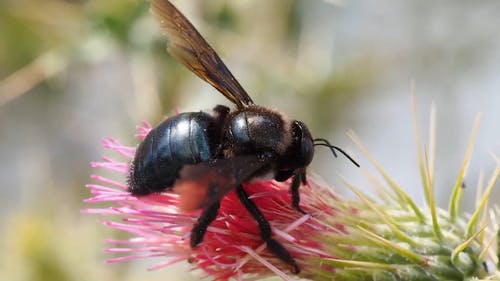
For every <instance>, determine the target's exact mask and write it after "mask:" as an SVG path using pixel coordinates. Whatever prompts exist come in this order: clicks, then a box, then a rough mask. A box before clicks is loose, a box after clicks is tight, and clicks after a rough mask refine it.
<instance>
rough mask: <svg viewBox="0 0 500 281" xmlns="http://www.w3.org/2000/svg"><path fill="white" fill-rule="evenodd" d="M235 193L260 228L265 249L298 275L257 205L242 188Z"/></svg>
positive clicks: (291, 260) (293, 263) (287, 253)
mask: <svg viewBox="0 0 500 281" xmlns="http://www.w3.org/2000/svg"><path fill="white" fill-rule="evenodd" d="M236 193H237V194H238V198H239V199H240V201H241V203H243V205H244V206H245V208H246V209H247V210H248V211H249V212H250V214H251V215H252V217H253V218H254V219H255V220H256V221H257V223H258V224H259V228H260V234H261V237H262V240H264V241H265V242H266V244H267V248H268V249H269V250H270V251H271V252H273V253H274V254H275V255H276V256H277V257H278V258H279V259H280V260H282V261H283V262H285V263H287V264H289V265H291V266H292V273H294V274H298V273H300V268H299V266H298V265H297V263H296V262H295V260H294V259H293V257H292V255H291V254H290V252H288V250H287V249H286V248H285V247H283V245H281V244H280V243H279V242H278V241H276V240H274V239H273V238H272V237H271V235H272V232H271V225H270V224H269V222H268V221H267V220H266V218H265V217H264V215H262V212H261V211H260V210H259V208H258V207H257V205H255V203H254V202H253V201H252V200H251V199H250V198H248V194H247V193H246V191H245V189H243V186H242V185H241V184H240V185H238V186H237V187H236Z"/></svg>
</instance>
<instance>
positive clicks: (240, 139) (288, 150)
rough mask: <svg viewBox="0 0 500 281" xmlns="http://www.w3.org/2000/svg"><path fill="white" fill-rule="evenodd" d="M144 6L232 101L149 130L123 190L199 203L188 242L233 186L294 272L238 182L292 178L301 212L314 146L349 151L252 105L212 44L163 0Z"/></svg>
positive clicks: (195, 68) (176, 47)
mask: <svg viewBox="0 0 500 281" xmlns="http://www.w3.org/2000/svg"><path fill="white" fill-rule="evenodd" d="M151 11H152V13H153V15H154V16H155V17H156V18H157V19H158V20H159V22H160V24H161V27H162V29H163V31H164V32H165V33H166V36H167V39H168V51H169V53H170V54H171V55H172V56H173V57H175V58H176V59H177V60H178V61H180V62H182V63H183V64H184V65H185V66H186V67H187V68H189V69H190V70H191V71H192V72H194V73H195V74H196V75H198V76H199V77H200V78H201V79H203V80H205V81H207V82H208V83H210V84H211V85H212V86H213V87H215V88H216V89H217V90H218V91H219V92H220V93H222V94H223V95H224V96H225V97H226V98H228V99H229V100H230V101H231V102H232V103H234V104H235V105H236V107H237V108H236V110H234V111H230V109H229V108H228V107H225V106H222V105H217V106H216V107H215V108H214V109H213V112H212V114H208V113H204V112H186V113H181V114H178V115H175V116H173V117H170V118H168V119H166V120H165V121H163V122H162V123H160V124H159V125H158V126H157V127H155V128H154V129H152V130H151V132H150V133H149V134H148V135H147V136H146V138H145V139H144V141H143V142H142V143H141V144H140V145H139V147H138V148H137V152H136V155H135V158H134V160H133V162H132V168H131V172H130V175H129V186H130V192H131V193H132V194H134V195H137V196H140V195H147V194H151V193H155V192H163V191H175V192H178V193H180V195H181V196H180V198H181V204H182V206H181V207H182V208H183V209H184V210H193V209H197V208H203V209H204V211H203V213H202V214H201V215H200V217H199V218H198V220H197V222H196V224H195V225H194V226H193V229H192V231H191V246H192V247H193V248H194V247H196V246H197V245H198V244H199V243H200V242H202V240H203V236H204V234H205V232H206V230H207V227H208V226H209V225H210V223H212V221H213V220H214V219H215V218H216V216H217V213H218V210H219V206H220V200H221V199H222V198H223V197H224V196H225V195H226V194H227V193H228V192H229V191H231V190H233V189H236V192H237V194H238V197H239V199H240V200H241V202H242V203H243V205H244V206H245V207H246V208H247V209H248V211H249V212H250V214H251V215H252V216H253V217H254V218H255V220H256V221H257V222H258V225H259V228H260V232H261V236H262V239H263V240H264V241H265V242H266V243H267V247H268V249H269V250H270V251H271V252H273V253H274V254H276V256H278V257H279V258H280V259H281V260H282V261H284V262H285V263H287V264H289V265H290V266H291V267H292V272H294V273H299V271H300V269H299V266H298V265H297V264H296V262H295V260H294V259H293V257H292V256H291V255H290V253H289V252H288V250H287V249H285V247H283V246H282V245H281V244H280V243H279V242H278V241H276V240H274V239H273V238H272V233H271V227H270V225H269V222H268V221H267V220H266V219H265V218H264V216H263V215H262V213H261V211H260V210H259V209H258V208H257V206H256V205H255V203H254V202H252V200H251V199H250V198H248V195H247V193H246V191H245V190H244V188H243V186H242V185H241V184H242V183H243V182H246V181H249V180H251V179H254V178H256V177H260V176H264V175H268V174H271V175H272V177H273V178H274V179H275V180H277V181H285V180H287V179H289V178H292V183H291V186H290V192H291V195H292V206H293V208H294V209H296V210H297V211H299V212H302V213H304V211H303V210H302V209H301V208H300V205H299V202H300V197H299V191H298V190H299V186H300V184H301V183H303V184H305V183H306V173H305V171H306V167H307V166H308V165H309V163H310V162H311V160H312V158H313V155H314V146H315V145H322V146H327V147H329V148H330V149H331V150H332V152H333V153H334V154H335V150H338V151H340V152H341V153H343V154H344V155H346V156H347V157H348V158H349V159H351V158H350V157H349V156H348V155H347V154H345V153H344V152H343V151H342V150H340V149H339V148H337V147H335V146H332V145H330V143H329V142H328V141H327V140H325V139H313V138H312V136H311V133H310V132H309V130H308V129H307V127H306V125H305V124H304V123H302V122H300V121H297V120H289V119H287V118H286V117H284V116H283V114H281V113H279V112H277V111H275V110H271V109H269V108H266V107H263V106H259V105H256V104H254V102H253V101H252V99H251V98H250V96H249V95H248V94H247V93H246V92H245V90H244V89H243V88H242V87H241V85H240V84H239V83H238V81H237V80H236V79H235V78H234V77H233V75H232V74H231V72H229V70H228V69H227V67H226V66H225V65H224V63H223V62H222V60H221V59H220V58H219V56H218V55H217V54H216V53H215V51H214V50H213V49H212V48H211V47H210V45H209V44H208V43H207V42H206V41H205V39H203V37H202V36H201V35H200V34H199V33H198V31H197V30H196V29H195V28H194V27H193V25H192V24H191V23H190V22H189V21H188V20H187V19H186V18H185V17H184V16H183V15H182V14H181V13H180V12H179V11H178V10H177V9H176V8H175V7H174V6H173V5H172V4H171V3H170V2H169V1H167V0H152V1H151ZM351 161H353V160H352V159H351ZM353 163H355V164H356V165H357V163H356V162H354V161H353Z"/></svg>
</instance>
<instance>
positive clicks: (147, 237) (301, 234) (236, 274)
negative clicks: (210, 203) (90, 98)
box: [83, 123, 500, 280]
mask: <svg viewBox="0 0 500 281" xmlns="http://www.w3.org/2000/svg"><path fill="white" fill-rule="evenodd" d="M431 128H433V126H432V124H431ZM474 128H477V126H475V127H474ZM150 130H151V125H150V124H149V123H143V124H142V125H141V126H138V134H137V137H138V138H139V139H141V140H142V139H144V137H145V136H146V135H147V133H148V132H149V131H150ZM474 132H475V129H474ZM417 135H418V128H417ZM431 135H432V136H433V134H431ZM472 135H473V136H474V135H475V133H473V134H472ZM351 136H352V137H353V139H354V141H355V142H356V143H357V144H358V145H359V146H360V148H361V149H362V150H363V151H364V153H365V155H366V156H367V158H368V159H369V160H370V161H371V162H372V164H373V165H374V166H375V167H376V168H377V169H378V170H379V172H380V173H381V175H382V177H383V178H384V180H385V182H386V185H387V187H382V186H383V185H382V184H381V183H378V182H377V184H376V185H377V187H378V188H379V190H380V192H379V193H380V194H382V196H380V198H379V199H378V200H375V199H373V198H369V197H367V196H366V195H364V194H363V193H362V192H360V191H359V190H358V189H357V188H356V187H354V186H353V185H351V184H349V183H348V182H346V185H347V186H348V187H349V188H351V190H352V191H353V192H354V193H355V194H356V195H357V199H355V200H352V199H351V200H348V199H345V198H342V197H341V196H339V195H337V194H336V193H335V192H334V191H333V189H331V188H329V187H328V186H327V185H326V184H324V183H322V182H321V181H320V180H318V179H316V178H315V177H311V176H310V177H309V180H308V183H307V184H306V185H303V186H301V187H300V192H301V206H302V209H303V210H304V211H305V212H306V214H302V213H299V212H297V211H296V210H294V209H293V208H292V207H291V196H290V193H289V191H288V188H289V185H290V183H289V182H284V183H279V182H276V181H272V180H267V181H253V182H250V183H246V184H244V188H245V190H246V191H247V193H248V194H249V195H250V198H251V199H252V200H253V201H254V202H255V203H256V204H257V206H258V207H259V209H260V210H261V211H262V213H263V214H264V216H265V217H266V219H267V220H268V221H269V222H270V224H271V226H272V230H273V235H274V237H275V239H276V240H278V241H280V242H281V243H282V244H283V246H284V247H285V248H286V249H288V250H289V252H290V253H291V255H292V256H293V257H294V259H295V260H296V261H297V263H298V265H299V267H300V268H301V273H300V275H299V276H298V277H300V278H306V279H311V280H480V279H482V280H500V274H499V273H498V271H496V270H495V269H494V268H495V267H494V265H495V264H497V263H498V259H497V256H496V254H495V251H494V248H493V247H492V245H493V243H494V241H495V239H496V238H495V237H496V235H494V233H495V232H496V231H497V226H496V225H495V224H492V222H491V221H492V220H494V218H493V217H491V216H490V215H491V214H493V212H491V210H489V209H488V208H487V201H488V197H489V194H490V192H491V190H492V188H493V186H494V185H495V182H496V180H497V178H498V176H499V174H500V167H497V168H496V170H495V171H494V173H493V175H492V176H491V178H490V181H489V183H488V184H487V186H486V188H485V189H484V192H483V196H482V197H481V198H480V200H479V203H478V206H477V209H476V211H475V212H474V213H473V214H471V215H470V216H467V215H464V214H462V213H461V208H460V202H461V198H462V187H461V184H462V181H463V177H464V175H465V173H466V170H467V166H468V162H469V159H470V155H471V150H472V142H473V137H471V142H470V143H471V145H470V146H469V149H468V150H467V153H466V157H465V161H464V164H463V167H462V169H461V171H460V174H459V176H458V179H457V184H456V186H455V189H454V192H453V195H452V198H451V200H450V202H451V203H450V210H449V211H447V210H443V209H440V208H437V207H436V206H435V203H434V197H433V189H434V183H433V176H434V175H433V168H432V167H433V163H432V161H433V160H432V159H433V152H432V150H433V148H432V145H431V148H430V154H428V155H429V157H423V156H422V155H424V153H422V152H421V151H420V147H421V145H420V142H419V145H418V147H419V155H420V166H421V176H422V182H423V186H424V191H425V195H426V199H427V203H428V207H425V208H421V207H418V206H417V205H416V204H415V202H414V201H413V200H412V199H411V198H410V197H409V196H408V195H407V194H406V193H405V192H404V191H403V189H402V188H400V187H399V186H398V185H397V184H396V183H395V182H394V181H393V180H392V179H391V178H390V177H389V176H388V175H387V173H386V172H385V171H384V170H383V169H382V168H381V167H380V165H379V164H378V163H377V162H376V161H375V160H374V159H373V157H372V156H371V155H370V154H369V153H368V152H367V151H366V149H365V148H364V146H363V145H362V144H361V142H360V141H359V139H357V137H355V135H354V134H352V133H351ZM417 139H418V138H417ZM430 143H431V144H432V143H433V141H432V137H431V141H430ZM103 146H104V147H105V148H107V149H111V150H113V151H114V152H116V153H118V154H119V155H121V157H122V158H123V160H121V161H116V160H113V159H112V158H108V157H106V158H103V161H102V162H93V163H92V167H95V168H103V169H107V170H112V171H115V172H117V173H118V174H120V175H121V176H122V178H123V181H115V180H111V179H108V178H106V177H103V176H98V175H93V176H92V178H93V179H94V181H95V182H96V183H93V184H89V185H87V187H88V188H89V189H90V191H91V192H92V197H91V198H89V199H87V200H85V201H86V202H88V203H96V202H105V203H107V204H110V205H111V206H110V207H107V208H89V209H85V210H83V212H85V213H92V214H101V215H103V216H104V217H105V219H104V221H103V223H104V224H105V225H106V226H109V227H111V228H115V229H119V230H122V231H125V232H128V233H130V234H131V235H132V237H130V238H128V239H113V240H107V242H109V243H111V244H113V245H114V246H112V247H111V248H108V249H107V250H106V251H107V252H110V253H118V254H120V255H121V256H119V257H114V258H110V259H108V262H119V261H125V260H130V259H137V258H147V257H159V258H162V261H161V262H160V263H158V264H156V265H154V266H152V267H151V268H150V269H160V268H162V267H165V266H168V265H171V264H173V263H176V262H181V261H188V262H189V263H191V266H192V267H193V269H200V270H201V271H202V272H203V273H204V276H205V277H209V278H210V279H213V280H227V279H231V278H235V279H237V280H242V279H243V278H250V280H253V279H258V278H262V277H265V276H269V275H273V274H274V275H278V276H280V277H281V278H282V279H284V280H292V279H295V278H296V277H297V276H294V275H293V274H290V268H289V266H288V265H286V264H285V263H283V262H282V261H281V260H280V259H278V258H277V257H276V256H275V255H274V254H272V253H271V252H270V251H269V250H268V249H267V248H266V245H265V243H264V242H263V241H262V239H261V237H260V232H259V228H258V225H257V223H256V222H255V220H254V219H253V218H252V217H251V216H250V214H249V213H248V211H247V210H246V209H245V208H244V206H243V205H242V204H241V203H240V201H239V200H238V197H237V196H236V194H235V192H234V191H232V192H230V193H229V194H227V195H226V196H225V197H224V198H223V200H222V202H221V208H220V210H219V215H218V216H217V218H216V220H215V221H214V222H213V223H212V224H211V225H210V226H209V228H208V231H207V233H206V235H205V237H204V240H203V242H202V243H201V244H200V245H199V246H198V247H197V248H195V249H192V248H191V247H190V246H189V236H190V230H191V228H192V226H193V223H194V222H195V221H196V219H197V217H198V216H199V214H200V211H194V212H189V213H182V212H181V211H180V208H179V203H180V201H179V196H178V195H176V194H174V193H168V192H165V193H161V194H150V195H147V196H141V197H136V196H133V195H131V194H130V193H129V192H128V191H127V185H126V184H125V183H124V182H126V181H125V178H126V176H127V175H128V173H129V161H130V160H131V159H132V158H133V157H134V153H135V147H130V146H125V145H123V144H121V143H120V142H118V141H117V140H116V139H113V138H107V139H104V140H103Z"/></svg>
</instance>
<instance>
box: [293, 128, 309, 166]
mask: <svg viewBox="0 0 500 281" xmlns="http://www.w3.org/2000/svg"><path fill="white" fill-rule="evenodd" d="M292 132H293V142H294V143H293V148H294V151H293V152H292V153H294V154H295V156H294V157H293V158H294V159H295V160H296V161H297V165H298V166H299V167H305V166H307V165H309V163H311V161H312V159H313V156H314V143H313V139H312V136H311V133H310V132H309V129H308V128H307V126H306V125H305V124H304V123H302V122H300V121H297V120H295V121H293V123H292Z"/></svg>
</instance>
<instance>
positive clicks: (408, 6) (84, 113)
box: [0, 0, 500, 281]
mask: <svg viewBox="0 0 500 281" xmlns="http://www.w3.org/2000/svg"><path fill="white" fill-rule="evenodd" d="M173 2H174V3H175V4H176V5H177V6H178V8H179V9H180V10H181V11H183V12H184V13H185V15H186V16H187V17H188V18H189V19H190V20H191V21H192V22H193V23H194V24H195V26H197V28H198V29H199V30H200V32H201V33H202V34H203V35H204V36H205V38H206V39H207V40H208V41H209V42H210V43H211V44H212V46H213V47H214V48H215V49H216V50H217V51H218V53H219V55H220V56H221V57H222V58H223V60H224V61H225V63H226V64H227V65H228V67H229V68H230V69H231V71H232V72H233V74H234V75H235V76H236V77H237V78H238V79H239V81H240V82H241V84H242V85H243V86H244V87H245V88H246V90H247V91H248V92H249V93H250V94H251V95H252V97H253V99H254V101H256V102H257V103H259V104H262V105H268V106H271V107H276V108H279V109H280V110H281V111H283V112H285V113H286V114H287V115H288V116H290V117H291V118H294V119H298V120H303V121H304V122H305V123H306V124H308V125H309V127H310V129H311V131H312V132H313V134H314V135H315V136H316V137H324V138H328V139H330V140H331V141H332V143H333V144H335V145H338V146H340V147H342V148H345V149H346V150H347V151H350V152H351V153H352V155H353V156H354V157H355V158H356V159H359V160H360V163H361V164H362V166H363V168H365V169H367V170H373V169H372V168H370V167H369V165H368V163H367V161H366V160H365V159H364V158H363V157H362V156H361V155H360V154H359V152H358V150H356V149H355V147H354V145H353V143H352V141H351V140H350V139H349V138H348V137H347V136H346V134H345V132H346V131H347V130H348V129H352V130H354V131H355V132H356V133H357V134H358V135H359V136H360V137H361V139H362V140H363V141H364V142H365V144H366V145H367V147H368V148H369V149H370V151H371V152H372V153H373V154H374V155H375V157H376V158H377V159H378V160H379V161H380V163H381V164H382V165H383V166H384V167H385V168H386V170H387V171H388V172H389V174H390V175H392V176H393V177H394V178H395V179H396V181H397V182H398V183H400V184H401V185H402V186H403V187H404V188H405V189H406V190H407V191H408V192H409V193H410V194H412V196H413V197H414V198H417V201H419V202H420V203H423V196H422V192H421V188H420V187H421V184H420V178H419V171H418V166H417V158H416V146H415V137H414V136H415V134H414V130H413V123H412V122H413V121H412V113H411V108H412V105H411V97H410V96H411V95H410V93H411V84H412V81H414V84H415V96H416V100H417V108H418V110H417V111H418V113H417V115H418V120H419V122H420V127H421V128H422V129H423V130H424V134H423V135H424V137H425V138H427V135H428V134H427V133H426V132H427V128H428V120H429V118H428V116H429V111H430V104H431V103H432V102H435V104H436V107H437V157H436V184H437V190H436V196H437V198H438V199H437V202H438V204H439V205H440V206H441V207H444V208H446V207H447V199H448V197H449V194H450V191H451V189H452V187H453V184H454V182H455V177H456V175H457V173H458V170H459V167H460V165H461V161H462V159H463V156H464V153H465V148H466V145H467V141H468V137H469V133H470V131H471V127H472V124H473V121H474V118H475V116H476V115H477V113H479V112H482V121H481V125H480V129H479V133H478V137H477V141H476V145H475V150H474V154H473V155H474V156H473V159H472V163H471V166H470V170H469V173H468V175H467V177H466V179H465V182H466V186H467V187H470V188H468V189H466V194H465V196H464V197H465V198H467V199H469V201H468V202H466V203H465V205H464V208H465V209H466V210H468V211H471V210H472V209H473V203H474V202H473V201H474V197H475V192H476V191H475V189H474V187H475V185H476V182H477V178H478V175H479V174H480V172H481V171H483V172H484V173H485V174H486V175H489V173H491V171H492V170H493V167H494V166H495V160H494V159H493V157H492V156H491V154H496V155H499V153H500V127H499V124H498V123H497V122H498V120H500V110H499V108H500V29H499V28H498V27H499V26H500V17H499V16H498V15H499V14H500V2H499V1H495V0H486V1H481V3H480V4H478V3H476V2H470V1H465V0H459V1H456V0H455V1H452V0H445V1H438V2H435V1H418V0H414V1H404V2H400V1H382V2H381V1H373V0H372V1H370V0H364V1H341V0H339V1H335V0H331V1H326V0H325V1H322V0H274V1H250V0H239V1H229V0H210V1H208V0H206V1H201V0H198V1H195V0H184V1H182V0H177V1H173ZM148 9H149V3H148V2H147V1H143V0H106V1H94V0H66V1H64V0H44V1H35V0H2V1H0V159H1V162H0V184H1V185H0V238H1V239H0V245H1V249H2V251H1V252H0V279H2V280H108V281H112V280H121V281H124V280H148V281H151V280H166V279H165V278H166V276H169V274H170V273H171V272H173V271H175V272H176V277H178V280H190V279H191V280H195V279H196V278H194V277H190V274H189V273H188V272H187V270H186V268H187V265H180V266H178V267H174V268H169V269H162V270H160V271H156V272H148V271H146V268H147V267H148V265H151V264H153V263H154V261H138V262H124V263H121V264H112V265H106V264H104V263H103V260H104V259H105V258H109V257H112V256H111V255H110V254H104V253H103V249H104V248H105V247H106V245H105V243H104V242H103V240H104V238H107V237H117V236H120V235H123V234H122V233H115V232H113V231H111V230H108V229H106V228H105V227H104V226H102V225H101V224H99V223H98V219H99V218H98V217H97V216H90V215H81V214H80V209H82V208H86V207H89V206H86V205H85V204H84V203H83V202H82V200H83V199H84V198H87V197H89V193H88V190H86V189H85V188H84V185H85V184H86V183H88V182H90V178H89V175H90V174H91V173H92V171H91V169H90V167H89V162H90V161H96V160H99V159H100V158H101V156H102V155H103V154H104V155H110V154H109V153H108V154H106V153H107V152H106V151H104V149H103V148H101V145H100V140H101V139H102V138H104V137H108V136H114V137H117V138H119V139H120V140H122V141H123V143H125V144H130V145H135V144H136V143H137V141H136V140H135V139H134V137H133V135H134V133H135V125H136V124H138V123H139V122H141V121H142V120H149V121H150V122H151V123H152V124H156V123H158V122H159V121H160V120H161V119H162V118H163V117H164V116H165V115H172V114H174V112H175V110H176V109H179V110H181V111H198V110H200V109H203V110H210V109H211V108H212V107H213V106H214V105H216V104H219V103H222V104H226V105H229V103H228V101H227V100H225V99H224V98H223V97H222V96H221V95H220V94H218V93H217V92H216V91H215V90H214V89H212V88H211V87H210V86H209V85H208V84H206V83H205V82H203V81H201V80H200V79H198V78H197V77H196V76H194V75H192V74H191V73H189V71H188V70H186V69H185V68H184V67H183V66H182V65H180V64H179V63H177V62H176V61H174V60H173V59H172V58H171V57H169V55H168V54H167V53H166V51H165V40H164V38H163V37H162V36H161V32H160V31H159V29H158V26H157V24H156V23H155V22H154V21H153V19H152V17H151V16H150V15H149V13H148ZM426 143H427V141H426ZM311 170H312V171H314V172H315V173H317V174H319V175H320V176H321V177H323V178H325V179H326V181H327V182H329V183H330V184H332V185H333V186H335V188H336V189H337V190H338V191H339V192H340V193H342V194H345V196H347V197H350V196H352V195H350V194H349V193H348V192H347V191H346V190H345V188H344V187H343V185H342V184H341V181H340V177H339V176H338V175H339V174H341V175H343V176H345V177H346V178H347V179H349V180H350V181H351V182H353V183H355V184H358V185H359V186H361V187H362V188H363V189H365V190H366V191H367V192H368V193H371V192H372V188H371V186H370V185H369V184H368V181H367V180H365V179H364V176H363V173H362V171H361V170H359V169H356V168H355V167H354V166H352V165H351V164H350V163H349V162H348V161H347V160H346V159H344V158H342V157H340V158H338V159H334V158H333V157H332V155H331V154H330V152H329V151H328V150H327V149H321V148H319V149H318V150H317V153H316V158H315V161H314V163H313V164H312V166H311ZM499 194H500V192H499V191H496V192H495V193H494V198H497V199H498V197H499ZM493 202H495V199H493ZM496 202H498V200H496ZM93 207H95V206H93ZM169 280H172V279H169Z"/></svg>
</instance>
